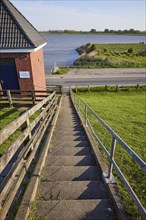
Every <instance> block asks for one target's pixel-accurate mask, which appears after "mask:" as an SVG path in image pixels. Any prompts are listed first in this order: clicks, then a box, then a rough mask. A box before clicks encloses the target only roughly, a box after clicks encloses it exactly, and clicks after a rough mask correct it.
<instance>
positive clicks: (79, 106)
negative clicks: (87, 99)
mask: <svg viewBox="0 0 146 220" xmlns="http://www.w3.org/2000/svg"><path fill="white" fill-rule="evenodd" d="M78 112H80V99H79V98H78Z"/></svg>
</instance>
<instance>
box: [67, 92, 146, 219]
mask: <svg viewBox="0 0 146 220" xmlns="http://www.w3.org/2000/svg"><path fill="white" fill-rule="evenodd" d="M70 93H71V98H72V101H73V103H74V106H75V108H76V110H77V111H78V113H79V114H80V116H81V117H84V119H83V120H84V121H85V122H84V125H85V126H86V127H88V128H90V130H91V132H92V134H93V136H94V138H95V140H96V141H97V142H98V144H99V145H100V146H101V147H102V149H103V150H104V152H105V154H106V156H107V157H108V159H109V167H108V171H107V172H106V173H104V174H103V176H104V178H105V180H106V182H107V183H111V182H112V180H113V175H112V170H113V167H114V168H115V170H116V171H117V173H118V175H119V176H120V178H121V180H122V181H123V183H124V185H125V187H126V188H127V190H128V192H129V194H130V195H131V197H132V198H133V200H134V202H135V204H136V205H137V207H138V208H139V210H140V212H141V214H142V215H143V216H144V219H146V210H145V208H144V207H143V205H142V203H141V202H140V200H139V198H138V196H137V195H136V193H135V192H134V191H133V189H132V187H131V186H130V184H129V182H128V181H127V179H126V178H125V176H124V174H123V173H122V171H121V170H120V168H119V166H118V165H117V163H116V161H115V159H114V153H115V148H116V142H117V143H119V144H120V145H121V146H122V147H123V149H125V150H126V151H127V152H128V154H129V155H130V156H131V157H132V158H133V160H134V161H135V162H136V163H137V164H138V165H139V166H140V168H141V169H142V170H144V171H146V163H145V162H144V161H143V160H142V159H141V158H140V157H139V156H138V155H137V154H136V153H135V152H134V151H133V150H132V149H131V148H130V147H129V146H128V145H127V144H126V143H125V142H124V141H123V140H122V139H121V138H120V137H119V136H118V135H117V134H116V133H115V132H114V131H113V130H112V129H111V128H110V127H109V126H108V125H107V124H106V123H105V122H104V121H103V120H102V119H101V118H100V117H99V116H98V115H97V114H96V113H95V112H94V111H93V110H92V109H91V108H90V107H89V106H88V105H87V104H86V103H85V102H84V101H83V100H82V99H81V98H79V97H78V96H77V95H76V94H75V93H73V91H72V90H71V91H70ZM89 112H90V114H92V115H93V116H94V117H95V119H96V120H97V121H99V122H100V123H101V124H102V125H103V127H104V128H105V129H106V130H107V131H108V132H109V133H110V134H111V135H112V143H111V151H110V153H109V151H108V150H107V149H106V147H105V146H104V144H103V143H102V142H101V140H100V139H99V137H98V136H97V134H96V132H95V131H94V129H93V127H92V125H91V122H90V120H89V117H88V114H89Z"/></svg>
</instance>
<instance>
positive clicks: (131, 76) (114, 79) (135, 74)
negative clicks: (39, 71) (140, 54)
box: [46, 68, 146, 87]
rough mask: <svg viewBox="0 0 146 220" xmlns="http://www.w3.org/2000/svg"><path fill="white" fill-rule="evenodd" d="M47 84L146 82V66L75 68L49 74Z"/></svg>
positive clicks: (132, 83)
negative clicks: (61, 73)
mask: <svg viewBox="0 0 146 220" xmlns="http://www.w3.org/2000/svg"><path fill="white" fill-rule="evenodd" d="M46 82H47V86H49V85H62V86H64V87H66V86H71V85H72V86H73V85H74V86H75V85H78V86H84V85H85V86H86V85H135V84H146V69H145V68H138V69H137V68H136V69H133V68H131V69H130V68H128V69H124V68H123V69H73V70H71V71H69V72H68V73H67V74H65V75H62V76H61V75H55V74H54V75H53V74H50V75H47V76H46Z"/></svg>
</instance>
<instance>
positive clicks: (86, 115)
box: [85, 105, 88, 127]
mask: <svg viewBox="0 0 146 220" xmlns="http://www.w3.org/2000/svg"><path fill="white" fill-rule="evenodd" d="M87 118H88V112H87V106H86V105H85V126H86V127H87Z"/></svg>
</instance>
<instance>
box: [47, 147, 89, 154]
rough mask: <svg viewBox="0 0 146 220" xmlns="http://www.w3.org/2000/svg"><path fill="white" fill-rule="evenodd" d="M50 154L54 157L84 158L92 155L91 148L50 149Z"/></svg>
mask: <svg viewBox="0 0 146 220" xmlns="http://www.w3.org/2000/svg"><path fill="white" fill-rule="evenodd" d="M49 154H50V155H54V156H83V155H89V154H91V148H90V147H64V148H63V147H62V148H59V147H58V148H57V147H56V148H55V147H52V148H50V149H49Z"/></svg>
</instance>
